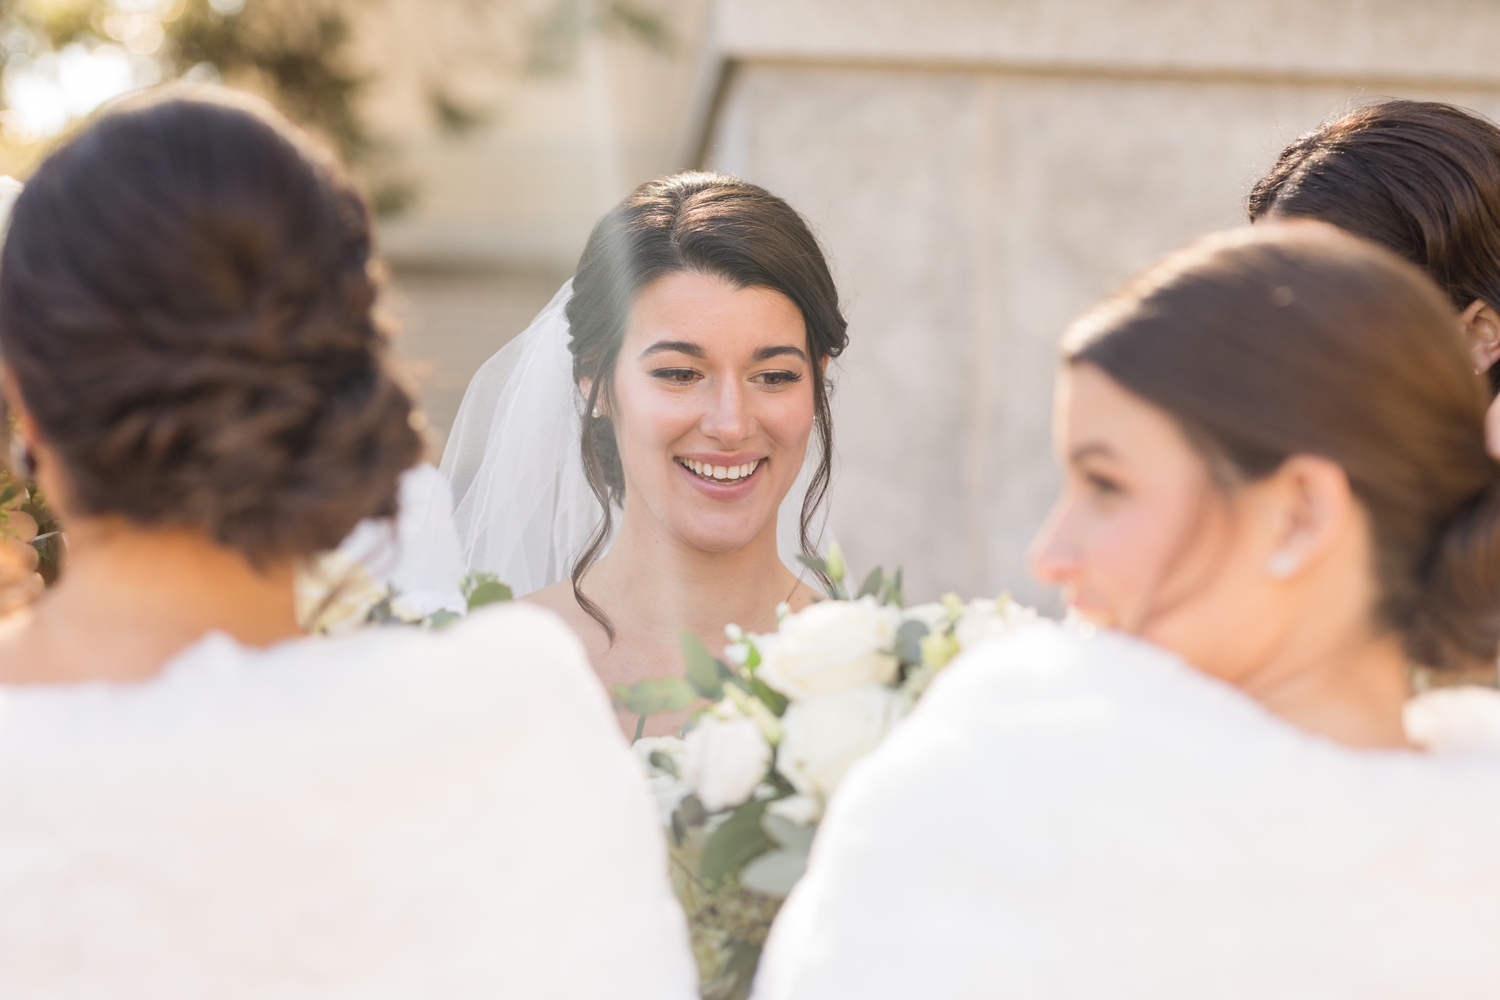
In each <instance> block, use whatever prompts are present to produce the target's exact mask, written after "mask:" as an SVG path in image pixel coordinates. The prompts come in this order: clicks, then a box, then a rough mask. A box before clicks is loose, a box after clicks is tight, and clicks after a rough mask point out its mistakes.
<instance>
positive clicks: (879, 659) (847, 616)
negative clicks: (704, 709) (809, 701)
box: [757, 597, 901, 700]
mask: <svg viewBox="0 0 1500 1000" xmlns="http://www.w3.org/2000/svg"><path fill="white" fill-rule="evenodd" d="M900 624H901V614H900V612H899V611H897V610H896V609H894V608H886V607H882V606H881V605H880V604H878V603H877V602H876V601H875V598H873V597H862V598H860V599H859V600H857V601H820V602H819V603H817V604H813V605H810V606H808V607H806V608H804V609H803V610H801V611H799V612H797V613H796V614H794V615H788V616H787V617H786V618H784V619H783V620H782V622H781V628H780V630H779V631H778V632H776V633H775V634H774V635H770V636H765V637H763V643H762V645H761V656H762V660H761V664H760V667H759V668H758V670H757V676H758V677H759V678H760V679H761V680H763V681H765V682H766V683H767V684H769V685H770V686H771V687H773V688H775V689H776V690H777V691H780V692H781V693H782V694H784V695H786V696H787V697H788V698H791V699H793V700H797V699H802V698H816V697H818V696H820V695H830V694H837V693H839V692H840V691H848V690H849V689H850V688H855V687H859V686H861V685H865V684H889V683H891V682H892V681H894V680H895V679H896V668H897V666H898V663H897V660H896V656H895V653H894V652H893V651H892V649H893V646H894V645H895V641H896V629H897V628H899V627H900Z"/></svg>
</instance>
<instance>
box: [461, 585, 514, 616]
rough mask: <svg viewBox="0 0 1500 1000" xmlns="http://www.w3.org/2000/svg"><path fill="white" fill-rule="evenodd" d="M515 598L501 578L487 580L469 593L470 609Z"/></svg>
mask: <svg viewBox="0 0 1500 1000" xmlns="http://www.w3.org/2000/svg"><path fill="white" fill-rule="evenodd" d="M512 599H513V595H512V594H511V590H510V588H509V587H508V586H506V585H505V584H503V583H501V582H500V581H499V580H486V581H484V582H483V583H481V584H480V585H479V586H477V587H475V588H474V589H473V591H472V592H470V594H469V610H470V611H472V610H474V609H475V608H481V607H484V606H485V605H486V604H499V603H500V602H502V601H509V600H512Z"/></svg>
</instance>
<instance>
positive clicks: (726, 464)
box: [673, 453, 766, 500]
mask: <svg viewBox="0 0 1500 1000" xmlns="http://www.w3.org/2000/svg"><path fill="white" fill-rule="evenodd" d="M673 464H674V465H676V466H677V468H678V470H679V471H680V472H681V473H682V475H683V476H685V477H686V478H687V480H688V482H690V483H692V484H693V486H695V487H696V488H697V489H698V491H699V492H700V493H702V494H703V495H704V496H707V497H710V498H712V499H714V500H738V499H739V498H740V497H743V496H746V495H747V494H749V493H750V491H752V490H754V489H755V484H756V482H757V481H758V480H759V479H760V476H761V470H762V469H763V468H764V467H765V464H766V458H765V456H763V455H754V454H748V453H747V454H734V455H712V454H693V455H677V456H676V457H675V458H674V459H673ZM746 466H750V467H751V468H750V471H749V472H748V473H746V472H744V469H745V467H746ZM695 467H696V468H695ZM736 474H737V478H734V479H732V480H731V481H721V478H720V477H730V476H735V475H736Z"/></svg>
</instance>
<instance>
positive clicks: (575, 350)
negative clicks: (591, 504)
mask: <svg viewBox="0 0 1500 1000" xmlns="http://www.w3.org/2000/svg"><path fill="white" fill-rule="evenodd" d="M683 271H691V272H696V273H699V274H707V275H713V276H715V277H719V278H723V279H724V280H725V281H728V282H730V283H731V284H733V285H735V286H736V287H738V288H770V289H773V290H775V291H778V292H780V293H781V294H782V295H785V296H786V297H787V298H788V299H791V300H792V302H793V303H795V304H796V306H797V308H798V309H799V310H801V312H802V321H803V323H804V324H805V325H806V327H807V342H808V349H809V353H810V354H811V355H812V361H813V364H812V365H811V368H812V389H813V406H814V412H815V426H816V434H817V448H818V467H817V470H816V471H815V472H814V473H813V477H812V481H811V483H810V484H809V485H808V489H807V496H806V498H805V499H804V501H803V503H802V516H801V519H800V521H799V525H798V531H799V537H800V540H801V544H802V548H803V550H804V551H811V550H812V548H813V544H814V543H813V537H812V536H813V521H814V518H815V517H816V514H817V511H818V509H819V507H820V506H821V505H822V503H823V500H824V497H825V496H826V494H827V492H828V485H829V480H830V478H831V470H832V463H833V422H832V419H831V415H830V412H829V405H828V382H827V379H826V377H825V374H824V371H823V365H822V362H824V361H826V360H827V359H829V358H836V357H838V356H839V355H840V354H841V353H843V350H844V348H845V347H846V346H847V345H848V343H849V336H848V333H847V332H846V330H847V326H848V324H847V322H846V321H845V319H844V316H843V314H842V313H841V312H840V311H839V301H838V289H836V288H835V287H834V284H833V275H832V274H830V273H829V270H828V262H827V261H826V260H825V259H824V258H823V251H822V250H821V249H820V248H819V246H818V241H817V239H816V238H815V237H814V236H813V234H812V232H811V231H810V230H809V229H808V228H807V224H806V223H805V222H803V221H802V217H801V216H799V215H798V214H797V213H796V212H795V211H794V210H793V209H792V207H791V206H790V205H788V204H787V203H786V202H784V201H782V200H781V199H780V198H778V197H776V196H775V195H773V194H771V193H770V192H768V191H766V190H765V189H763V188H759V187H756V186H755V185H754V184H747V183H746V182H744V181H741V180H737V179H735V178H733V177H726V176H724V175H722V174H712V173H685V174H678V175H676V176H673V177H664V178H660V179H658V180H654V181H650V182H648V183H646V184H642V185H641V186H640V187H638V188H636V189H635V191H634V192H633V193H631V194H630V196H629V197H627V198H626V199H625V200H624V201H623V202H621V203H620V204H619V205H617V206H615V208H613V209H612V210H610V212H609V213H608V214H607V215H605V216H604V218H602V219H600V220H599V222H598V224H597V225H595V226H594V231H593V233H591V234H590V236H589V240H588V244H587V245H586V246H585V247H584V250H583V256H582V257H581V258H580V259H579V261H578V273H577V275H576V276H575V277H574V278H573V295H572V298H570V299H569V300H568V306H567V312H568V326H569V329H570V331H571V334H572V340H571V341H570V342H569V345H568V348H569V350H570V351H571V352H572V354H573V378H574V380H575V381H581V380H583V379H588V380H590V381H591V385H590V389H589V395H588V398H587V399H586V400H585V401H584V405H583V417H582V419H583V434H582V449H583V468H584V472H585V474H586V475H587V477H588V482H589V486H590V488H591V489H592V490H593V492H594V496H595V497H596V498H598V500H599V504H600V506H602V507H603V508H604V519H603V520H602V521H601V522H600V525H599V527H598V529H597V530H596V531H595V532H594V534H593V535H592V536H591V537H590V539H589V544H588V546H587V547H586V548H585V549H584V551H583V553H582V554H581V555H580V556H579V557H578V560H577V561H576V562H575V563H574V564H573V573H572V576H573V594H574V596H575V597H576V598H577V600H578V604H579V606H580V607H582V608H583V609H584V610H585V611H587V612H588V613H589V615H590V616H591V617H593V618H594V620H595V621H597V622H599V624H600V625H601V626H603V627H604V629H605V631H606V632H608V633H609V634H610V636H611V637H613V635H614V630H613V628H612V627H611V625H610V623H609V619H608V618H607V617H606V616H605V615H604V613H603V611H602V610H601V609H600V608H599V607H598V606H597V605H595V604H594V603H593V602H592V601H590V600H589V599H588V598H587V597H585V596H584V595H583V591H582V590H581V589H580V586H579V583H580V581H581V580H582V579H583V574H584V573H585V572H586V571H587V570H588V568H589V567H590V566H592V565H593V563H594V561H595V560H596V559H597V558H598V557H599V555H600V554H601V552H602V550H603V548H604V546H605V544H606V543H607V542H608V541H609V536H610V532H611V529H612V527H613V514H612V510H611V508H612V505H614V504H623V503H624V499H625V474H624V470H623V469H621V467H620V452H619V447H618V444H617V443H616V438H615V430H614V425H613V423H612V422H611V420H610V418H609V417H608V415H603V416H599V417H595V416H594V408H595V406H596V405H597V403H598V402H599V401H600V400H601V399H602V400H604V401H605V403H606V404H611V391H612V388H613V381H614V370H615V363H616V361H617V360H618V359H619V356H620V345H621V343H622V342H623V341H624V338H625V329H626V326H627V325H628V323H629V320H630V310H631V307H632V306H633V305H634V303H635V298H636V295H637V294H639V292H640V291H641V289H642V288H644V287H646V286H647V285H649V284H650V283H651V282H653V281H655V280H657V279H658V278H662V277H665V276H666V275H669V274H675V273H679V272H683ZM608 408H609V409H610V410H613V406H612V405H608Z"/></svg>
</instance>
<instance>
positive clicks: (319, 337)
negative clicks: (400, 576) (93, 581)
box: [0, 92, 422, 565]
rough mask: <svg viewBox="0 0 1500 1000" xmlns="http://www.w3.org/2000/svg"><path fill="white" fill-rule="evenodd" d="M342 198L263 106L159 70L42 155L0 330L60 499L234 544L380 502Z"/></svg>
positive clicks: (10, 244) (330, 520)
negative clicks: (155, 87) (155, 79)
mask: <svg viewBox="0 0 1500 1000" xmlns="http://www.w3.org/2000/svg"><path fill="white" fill-rule="evenodd" d="M377 288H378V285H377V280H376V272H375V270H374V269H373V264H372V259H371V240H370V219H369V214H368V212H367V210H366V208H365V203H364V201H363V199H362V198H361V197H360V196H359V194H358V193H357V192H356V191H355V189H354V187H353V185H352V184H350V182H349V181H348V180H347V179H346V178H345V176H344V174H343V172H342V171H341V170H340V169H339V168H338V166H337V164H335V163H334V162H333V160H332V159H331V158H329V157H328V156H327V155H326V154H324V153H323V152H321V151H320V150H318V149H317V148H316V147H315V146H313V145H312V144H310V142H309V141H308V140H307V139H306V138H305V137H304V136H303V135H301V134H300V133H299V132H298V131H297V130H296V129H294V128H293V127H292V126H291V125H290V124H289V123H287V122H286V121H285V120H284V119H282V118H281V117H280V116H279V115H277V114H276V112H274V111H272V110H271V109H270V107H269V106H267V105H264V104H263V103H261V102H259V101H253V100H250V99H248V98H241V97H232V96H230V95H227V94H223V93H212V92H183V93H174V92H167V93H166V94H164V95H159V96H152V97H148V98H144V99H140V100H135V101H132V102H130V103H128V104H125V105H122V106H121V107H119V108H118V109H116V110H113V111H110V112H107V113H106V114H104V115H103V116H102V117H100V118H99V120H97V121H95V122H94V123H93V124H91V125H89V126H88V127H87V128H85V129H83V130H82V131H81V132H80V133H79V134H78V135H76V136H75V137H73V138H72V139H70V140H68V141H67V142H66V143H64V144H63V145H62V146H61V147H59V148H58V149H57V150H56V151H55V152H53V153H52V154H51V155H50V156H48V157H47V159H46V160H45V161H43V163H42V164H41V166H40V167H39V168H38V169H37V171H36V173H35V174H34V175H33V176H32V178H31V180H30V182H29V183H28V184H27V185H26V189H25V190H24V191H23V192H22V194H21V196H20V199H19V200H18V201H17V203H16V207H15V213H14V216H13V218H12V220H11V226H10V232H9V235H8V236H7V237H6V240H5V248H4V254H3V258H0V352H3V356H4V359H5V366H6V369H7V371H8V373H9V374H10V375H11V377H12V378H13V379H14V382H15V385H16V386H17V388H18V389H19V390H20V394H21V397H22V400H23V401H24V403H25V406H26V408H27V410H29V411H30V413H31V415H32V417H33V418H34V419H35V421H36V424H37V426H38V428H39V430H40V432H41V436H42V437H43V438H44V439H45V440H46V442H47V443H48V445H49V446H50V450H51V453H52V454H55V455H56V456H57V458H58V461H59V463H60V464H61V465H62V467H63V469H62V471H63V472H64V473H65V481H66V487H67V493H68V496H67V498H66V499H67V501H68V503H69V505H70V507H71V508H72V509H73V510H75V511H76V512H77V513H78V514H80V515H85V514H86V515H101V514H118V515H121V516H123V517H124V518H126V519H128V520H130V521H132V522H134V523H136V524H141V525H151V526H182V527H190V528H195V529H198V530H200V531H202V532H204V533H205V534H207V535H208V536H209V537H210V538H212V539H214V540H215V541H217V542H218V543H219V544H221V545H224V546H226V547H229V548H233V549H236V550H238V551H239V552H241V553H243V554H244V555H245V556H246V557H247V558H248V559H249V560H250V561H251V562H252V563H255V564H258V565H263V564H265V563H267V562H269V561H271V560H275V559H280V558H287V557H300V556H306V555H310V554H312V553H315V552H318V551H320V550H324V549H329V548H332V547H334V546H336V545H338V543H339V542H340V540H342V539H343V537H344V536H345V535H346V534H348V532H349V530H350V529H351V528H353V527H354V525H355V524H356V523H358V522H359V521H360V520H362V519H364V518H367V517H377V516H388V515H391V514H394V513H395V512H396V501H397V481H398V478H399V476H400V474H401V472H402V471H403V470H404V469H406V468H408V467H410V466H411V465H412V464H414V463H415V462H416V461H417V460H418V459H419V457H420V455H421V450H422V441H421V438H420V436H419V435H418V433H417V431H416V430H415V429H414V428H413V426H412V422H413V408H412V401H411V399H410V397H409V396H408V395H407V393H406V392H405V391H404V390H403V389H402V387H401V386H400V385H399V384H398V383H397V381H396V380H395V379H394V378H393V377H392V374H391V372H390V369H389V368H388V365H387V360H386V343H387V338H386V333H385V331H384V330H383V329H382V328H381V326H380V324H379V323H378V322H377V320H376V318H375V314H374V311H373V310H374V305H375V298H376V293H377Z"/></svg>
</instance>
